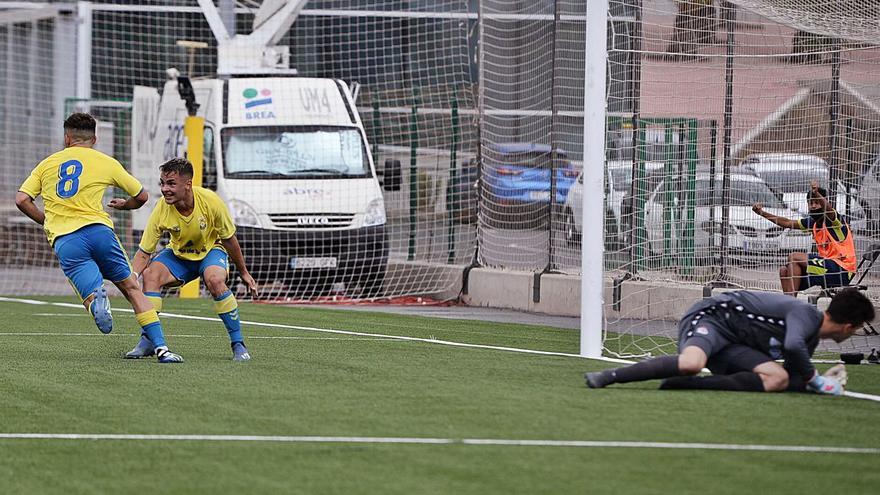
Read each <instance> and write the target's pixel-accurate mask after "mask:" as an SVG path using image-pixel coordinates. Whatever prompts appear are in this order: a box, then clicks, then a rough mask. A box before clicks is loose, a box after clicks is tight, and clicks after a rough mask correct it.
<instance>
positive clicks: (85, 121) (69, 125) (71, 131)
mask: <svg viewBox="0 0 880 495" xmlns="http://www.w3.org/2000/svg"><path fill="white" fill-rule="evenodd" d="M97 127H98V123H97V122H95V118H94V117H92V116H91V115H89V114H87V113H81V112H77V113H72V114H70V116H69V117H67V119H65V120H64V132H65V133H66V134H67V135H69V136H70V137H72V138H73V139H76V140H77V141H88V140H90V139H92V138H94V137H95V129H96V128H97Z"/></svg>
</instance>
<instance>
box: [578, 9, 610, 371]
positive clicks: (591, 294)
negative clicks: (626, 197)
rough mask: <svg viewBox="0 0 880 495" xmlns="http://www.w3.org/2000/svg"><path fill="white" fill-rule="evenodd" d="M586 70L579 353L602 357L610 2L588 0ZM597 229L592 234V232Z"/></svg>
mask: <svg viewBox="0 0 880 495" xmlns="http://www.w3.org/2000/svg"><path fill="white" fill-rule="evenodd" d="M586 43H587V48H586V53H585V59H586V60H585V64H586V67H585V71H584V171H583V177H584V209H583V211H582V212H581V215H583V217H582V218H583V223H582V225H583V226H584V235H583V237H582V238H583V242H582V243H581V332H580V354H581V356H584V357H593V358H596V357H600V356H601V355H602V326H603V321H604V318H603V317H602V306H603V300H602V295H603V286H604V283H603V280H604V268H605V262H604V255H605V243H604V233H605V225H604V223H605V215H596V214H595V212H602V211H604V209H603V205H602V203H603V200H604V197H605V189H604V187H603V185H604V182H603V180H604V177H603V175H604V168H605V167H604V164H605V127H606V124H605V118H606V115H605V114H606V112H605V110H606V109H605V107H606V105H607V102H606V100H605V90H606V84H607V80H606V76H607V75H606V71H607V67H606V62H607V59H608V0H590V1H589V2H587V23H586ZM588 226H592V232H588V231H587V229H588V228H590V227H588Z"/></svg>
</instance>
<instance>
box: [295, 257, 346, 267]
mask: <svg viewBox="0 0 880 495" xmlns="http://www.w3.org/2000/svg"><path fill="white" fill-rule="evenodd" d="M290 268H292V269H294V270H302V269H306V268H336V257H334V256H327V257H322V258H307V257H296V256H294V257H293V258H290Z"/></svg>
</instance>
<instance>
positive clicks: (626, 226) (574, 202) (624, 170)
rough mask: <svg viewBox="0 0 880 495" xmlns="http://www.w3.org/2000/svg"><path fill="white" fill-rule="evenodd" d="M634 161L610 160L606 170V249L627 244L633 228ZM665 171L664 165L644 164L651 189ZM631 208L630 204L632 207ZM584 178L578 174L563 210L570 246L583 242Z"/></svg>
mask: <svg viewBox="0 0 880 495" xmlns="http://www.w3.org/2000/svg"><path fill="white" fill-rule="evenodd" d="M632 167H633V164H632V161H625V160H609V161H608V163H607V165H606V167H605V246H606V247H608V248H612V249H613V248H616V247H617V246H620V245H624V244H626V243H627V241H628V233H629V231H630V229H631V228H632V225H631V223H632V220H631V218H629V217H630V216H631V212H627V211H625V210H627V207H626V198H627V197H629V195H630V188H631V187H632ZM662 170H663V163H661V162H647V163H645V175H646V177H647V179H646V180H647V181H648V182H647V184H648V187H649V188H651V187H652V186H655V185H656V184H657V181H658V180H659V179H658V178H659V173H660V172H662ZM629 206H630V208H629V209H631V205H629ZM583 208H584V176H583V172H581V173H580V174H578V177H577V180H576V181H575V182H574V184H572V185H571V189H569V190H568V196H567V197H566V198H565V208H564V210H563V222H564V225H565V227H564V228H565V240H566V241H567V242H568V244H569V246H576V245H577V244H578V243H580V240H581V233H582V232H583V225H582V224H583V216H582V214H581V212H582V210H583Z"/></svg>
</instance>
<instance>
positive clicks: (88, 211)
mask: <svg viewBox="0 0 880 495" xmlns="http://www.w3.org/2000/svg"><path fill="white" fill-rule="evenodd" d="M109 186H115V187H118V188H120V189H122V190H123V191H125V192H126V193H128V194H129V195H130V196H137V195H138V194H140V192H141V190H142V189H143V186H142V185H141V183H140V182H139V181H138V180H137V179H135V178H134V177H133V176H132V175H131V174H129V173H128V172H127V171H126V170H125V168H124V167H123V166H122V164H121V163H119V162H118V161H117V160H116V159H114V158H113V157H110V156H107V155H105V154H104V153H101V152H100V151H98V150H94V149H92V148H84V147H81V146H72V147H70V148H65V149H63V150H61V151H59V152H57V153H54V154H52V155H49V156H48V157H46V159H44V160H43V161H42V162H40V164H39V165H37V166H36V167H35V168H34V170H33V171H32V172H31V175H30V176H29V177H28V178H27V179H25V181H24V183H23V184H22V185H21V187H20V188H19V191H21V192H23V193H25V194H27V195H28V196H30V197H31V198H34V199H36V198H37V196H43V202H44V203H45V209H46V221H45V222H44V224H43V228H44V230H45V231H46V237H47V238H48V239H49V243H50V244H52V243H54V242H55V238H56V237H58V236H61V235H64V234H69V233H71V232H75V231H77V230H79V229H81V228H82V227H85V226H86V225H91V224H93V223H100V224H103V225H106V226H108V227H110V228H111V229H112V228H113V221H112V220H110V215H109V214H107V212H106V211H104V204H103V199H104V192H105V191H106V190H107V188H108V187H109Z"/></svg>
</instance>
